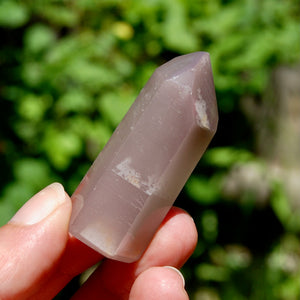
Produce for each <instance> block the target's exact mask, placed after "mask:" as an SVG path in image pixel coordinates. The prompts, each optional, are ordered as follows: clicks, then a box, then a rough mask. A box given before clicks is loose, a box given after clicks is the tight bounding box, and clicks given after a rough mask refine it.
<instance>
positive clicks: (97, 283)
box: [0, 183, 197, 300]
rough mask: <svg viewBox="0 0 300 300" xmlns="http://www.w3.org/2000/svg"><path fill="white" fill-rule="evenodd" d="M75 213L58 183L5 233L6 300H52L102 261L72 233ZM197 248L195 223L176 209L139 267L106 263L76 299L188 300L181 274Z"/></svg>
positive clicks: (0, 234)
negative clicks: (81, 274) (76, 278)
mask: <svg viewBox="0 0 300 300" xmlns="http://www.w3.org/2000/svg"><path fill="white" fill-rule="evenodd" d="M71 210H72V203H71V199H70V197H69V196H68V195H67V194H66V193H65V191H64V189H63V187H62V185H60V184H58V183H54V184H52V185H50V186H48V187H46V188H45V189H44V190H42V191H41V192H39V193H37V194H36V195H35V196H33V197H32V198H31V199H30V200H29V201H28V202H27V203H26V204H25V205H24V206H23V207H22V208H21V209H20V210H19V211H18V212H17V213H16V215H15V216H14V217H13V218H12V219H11V220H10V221H9V222H8V223H7V224H6V225H4V226H3V227H1V228H0V299H1V300H11V299H14V300H21V299H22V300H23V299H33V300H34V299H39V300H40V299H42V300H47V299H52V298H53V297H54V296H55V295H56V294H57V293H58V292H59V291H60V290H61V289H62V288H63V287H64V286H65V285H66V284H67V283H68V282H69V281H70V280H71V279H72V278H73V277H74V276H76V275H78V274H80V273H82V272H83V271H84V270H86V269H87V268H89V267H91V266H93V265H94V264H96V263H97V262H99V261H101V260H102V259H103V256H101V255H100V254H99V253H97V252H95V251H94V250H92V249H91V248H89V247H87V246H86V245H84V244H83V243H81V242H80V241H78V240H77V239H75V238H74V237H72V236H71V235H70V234H69V233H68V228H69V220H70V216H71ZM196 243H197V231H196V227H195V224H194V222H193V220H192V218H191V217H190V216H189V215H188V214H187V213H186V212H185V211H183V210H181V209H179V208H175V207H173V208H172V209H171V210H170V211H169V213H168V215H167V216H166V218H165V219H164V221H163V223H162V224H161V226H160V228H159V229H158V231H157V233H156V234H155V236H154V238H153V240H152V242H151V243H150V245H149V247H148V248H147V250H146V251H145V253H144V254H143V256H142V257H141V259H140V260H139V261H137V262H135V263H131V264H127V263H122V262H118V261H113V260H109V259H104V260H103V262H102V263H101V264H100V266H99V267H98V268H97V269H96V271H95V272H94V273H93V274H92V275H91V276H90V277H89V279H88V280H87V281H86V282H85V284H84V285H83V286H82V287H81V288H80V289H79V290H78V291H77V293H76V294H75V295H74V296H73V298H72V299H75V300H79V299H91V300H93V299H105V300H113V299H114V300H115V299H120V300H122V299H130V300H134V299H139V300H150V299H156V300H159V299H173V300H186V299H188V295H187V293H186V291H185V289H184V282H183V280H182V276H181V275H180V273H179V272H178V271H176V269H180V268H181V267H182V265H183V264H184V263H185V262H186V260H187V259H188V258H189V256H190V255H191V254H192V252H193V250H194V248H195V246H196ZM166 266H168V267H166ZM170 267H171V268H170ZM173 267H174V268H176V269H174V268H173Z"/></svg>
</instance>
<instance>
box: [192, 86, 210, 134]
mask: <svg viewBox="0 0 300 300" xmlns="http://www.w3.org/2000/svg"><path fill="white" fill-rule="evenodd" d="M195 108H196V112H197V123H198V125H199V126H201V127H205V128H207V129H210V124H209V120H208V116H207V111H206V110H207V108H206V102H205V100H204V99H203V98H202V95H201V89H200V88H198V89H197V100H196V101H195Z"/></svg>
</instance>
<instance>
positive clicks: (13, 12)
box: [0, 0, 30, 28]
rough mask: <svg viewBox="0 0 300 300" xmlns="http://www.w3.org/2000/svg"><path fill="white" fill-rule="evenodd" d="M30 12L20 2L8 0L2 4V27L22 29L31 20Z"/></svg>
mask: <svg viewBox="0 0 300 300" xmlns="http://www.w3.org/2000/svg"><path fill="white" fill-rule="evenodd" d="M29 17H30V15H29V10H28V9H27V7H26V5H25V4H24V3H21V2H20V1H18V2H17V1H13V0H6V1H1V2H0V26H3V27H12V28H14V27H20V26H22V25H24V24H25V23H26V22H27V21H28V19H29Z"/></svg>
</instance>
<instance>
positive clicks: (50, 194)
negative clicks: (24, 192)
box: [9, 183, 66, 225]
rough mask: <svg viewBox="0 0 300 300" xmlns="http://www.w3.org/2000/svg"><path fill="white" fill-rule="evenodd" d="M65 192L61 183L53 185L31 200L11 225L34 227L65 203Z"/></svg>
mask: <svg viewBox="0 0 300 300" xmlns="http://www.w3.org/2000/svg"><path fill="white" fill-rule="evenodd" d="M65 199H66V197H65V191H64V188H63V186H62V185H61V184H60V183H52V184H50V185H49V186H47V187H46V188H44V189H43V190H41V191H40V192H38V193H37V194H36V195H34V196H33V197H32V198H31V199H30V200H28V201H27V202H26V203H25V204H24V205H23V206H22V207H21V208H20V210H19V211H18V212H17V213H16V214H15V215H14V216H13V218H12V219H11V220H10V221H9V223H13V224H18V225H33V224H36V223H38V222H40V221H42V220H44V219H45V218H47V217H48V216H49V215H51V213H53V212H54V211H55V210H56V209H57V207H59V206H60V205H61V204H62V203H64V202H65Z"/></svg>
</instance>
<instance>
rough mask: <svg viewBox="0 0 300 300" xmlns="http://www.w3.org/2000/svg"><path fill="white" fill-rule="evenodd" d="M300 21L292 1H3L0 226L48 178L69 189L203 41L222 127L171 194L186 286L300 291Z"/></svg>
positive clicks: (227, 293) (236, 293)
mask: <svg viewBox="0 0 300 300" xmlns="http://www.w3.org/2000/svg"><path fill="white" fill-rule="evenodd" d="M299 22H300V3H299V0H281V1H280V0H223V1H222V0H206V1H204V0H202V1H201V0H199V1H196V0H195V1H193V0H147V1H140V0H128V1H126V0H102V1H101V0H77V1H58V0H57V1H54V0H53V1H50V0H36V1H30V0H26V1H17V0H7V1H5V0H2V1H1V2H0V35H1V47H0V97H1V100H0V101H1V102H0V103H1V109H0V126H1V127H0V178H1V180H0V191H1V192H0V223H1V225H3V224H4V223H5V222H7V221H8V220H9V219H10V218H11V217H12V215H13V214H14V213H15V212H16V210H17V209H19V208H20V207H21V205H22V204H23V203H24V202H25V201H26V200H28V199H29V198H30V197H31V196H32V195H33V194H34V193H35V192H37V191H38V190H40V189H42V188H43V187H45V186H46V185H48V184H49V183H51V182H53V181H59V182H61V183H63V184H64V186H65V188H66V190H67V192H68V193H69V194H72V192H73V191H74V189H75V188H76V186H77V184H78V183H79V182H80V180H81V178H82V177H83V175H84V174H85V172H86V171H87V169H88V168H89V166H90V165H91V163H92V161H93V160H94V158H95V157H96V156H97V154H98V153H99V151H100V150H101V149H102V148H103V146H104V145H105V143H106V142H107V140H108V139H109V137H110V135H111V134H112V132H113V130H114V128H115V127H116V126H117V124H118V123H119V122H120V120H121V119H122V117H123V116H124V114H125V113H126V111H127V109H128V108H129V106H130V105H131V103H132V102H133V101H134V100H135V98H136V96H137V95H138V93H139V91H140V89H141V88H142V87H143V85H144V84H145V83H146V81H147V80H148V78H149V77H150V76H151V74H152V72H153V71H154V69H155V68H156V67H157V66H159V65H161V64H162V63H164V62H166V61H168V60H169V59H172V58H173V57H175V56H178V55H181V54H186V53H189V52H193V51H208V52H209V53H210V55H211V60H212V67H213V73H214V80H215V86H216V94H217V99H218V105H219V114H220V121H219V128H218V132H217V134H216V136H215V138H214V140H213V142H212V143H211V145H210V147H209V149H208V151H207V152H206V154H205V155H204V157H203V159H202V160H201V162H200V163H199V164H198V166H197V167H196V169H195V171H194V173H193V175H192V177H191V178H190V180H189V181H188V183H187V185H186V187H185V188H184V190H183V191H182V193H181V194H180V196H179V197H178V199H177V201H176V205H177V206H180V207H182V208H184V209H186V210H187V211H188V212H189V213H190V214H191V215H192V216H193V218H194V219H195V222H196V225H197V228H198V231H199V242H198V246H197V249H196V251H195V253H194V255H193V257H192V258H191V259H190V260H189V261H188V262H187V264H186V266H185V267H184V269H183V273H184V275H185V278H186V287H187V290H188V292H189V295H190V297H191V299H196V300H202V299H203V300H219V299H226V300H227V299H235V300H239V299H241V300H242V299H288V300H293V299H299V298H300V235H299V233H300V196H299V195H300V26H299ZM79 280H80V279H78V278H76V279H74V281H73V282H72V284H70V286H68V287H67V288H66V289H65V290H64V291H62V293H61V294H60V295H59V296H58V297H57V299H68V298H69V297H70V295H71V294H72V293H73V292H74V290H75V289H76V288H77V287H78V285H79Z"/></svg>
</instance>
